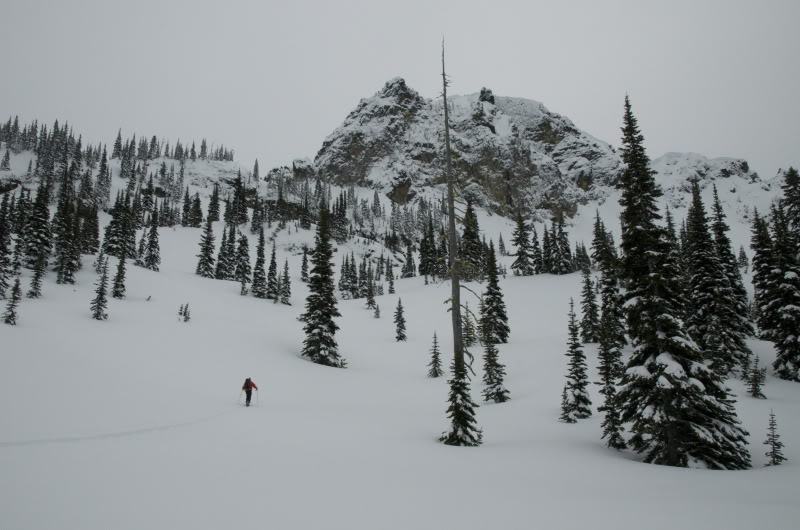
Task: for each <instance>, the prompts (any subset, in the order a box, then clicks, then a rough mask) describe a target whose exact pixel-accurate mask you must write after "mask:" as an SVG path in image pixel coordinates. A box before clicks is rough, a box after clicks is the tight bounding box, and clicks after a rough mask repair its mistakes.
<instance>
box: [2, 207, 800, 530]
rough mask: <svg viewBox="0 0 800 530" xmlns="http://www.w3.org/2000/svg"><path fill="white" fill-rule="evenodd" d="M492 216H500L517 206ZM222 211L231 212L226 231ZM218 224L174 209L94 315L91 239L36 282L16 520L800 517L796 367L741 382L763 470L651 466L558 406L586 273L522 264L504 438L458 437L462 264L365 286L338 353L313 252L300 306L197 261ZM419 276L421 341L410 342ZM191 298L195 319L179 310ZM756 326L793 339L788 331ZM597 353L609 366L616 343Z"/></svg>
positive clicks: (10, 484)
mask: <svg viewBox="0 0 800 530" xmlns="http://www.w3.org/2000/svg"><path fill="white" fill-rule="evenodd" d="M606 222H607V224H609V225H611V224H612V222H613V220H612V219H607V221H606ZM481 223H482V226H483V227H485V228H486V230H487V232H489V235H490V236H491V237H496V233H497V232H498V231H499V230H500V229H501V227H504V226H507V225H505V224H504V223H503V222H502V221H501V220H500V219H499V218H496V217H494V218H487V217H482V218H481ZM585 224H586V225H587V226H588V223H585ZM221 231H222V225H221V223H217V224H216V225H215V234H216V235H217V241H218V242H219V235H220V234H221ZM503 235H504V239H505V241H506V242H507V243H509V242H510V239H511V237H510V230H508V229H507V228H506V229H504V233H503ZM199 237H200V230H198V229H184V228H177V229H175V230H170V229H163V230H161V248H162V269H161V272H158V273H156V272H151V271H146V270H143V269H140V268H136V267H130V268H129V269H128V298H127V299H125V300H123V301H118V300H113V299H112V300H111V302H110V307H109V315H110V316H109V320H108V321H106V322H96V321H93V320H91V319H90V318H89V302H90V300H91V298H92V295H93V283H94V281H95V279H96V278H95V274H94V271H93V270H92V268H91V265H90V263H91V259H90V258H86V261H85V267H84V269H83V270H82V271H81V272H80V274H79V275H78V280H77V284H76V285H74V286H61V285H55V283H54V275H53V274H52V273H51V274H50V276H49V277H48V278H47V282H46V284H45V286H44V289H43V291H44V297H43V298H42V299H40V300H28V299H23V301H22V304H21V305H20V308H19V313H20V320H19V325H18V326H16V327H12V326H5V325H0V344H2V354H0V418H2V429H1V430H0V476H2V480H0V528H4V529H5V528H8V529H15V530H24V529H49V528H71V529H72V528H74V529H82V530H92V529H98V530H99V529H107V528H115V529H142V528H192V529H197V530H200V529H219V528H231V527H233V526H237V525H248V526H249V525H253V526H258V527H266V528H276V529H294V528H298V529H300V528H302V529H312V528H337V529H338V528H342V529H362V528H363V529H383V528H396V529H427V528H431V529H433V528H436V529H442V528H460V529H467V528H475V529H484V530H485V529H486V528H506V529H508V528H519V529H531V528H543V529H544V528H546V529H551V528H570V529H571V528H588V527H591V528H609V529H624V528H631V529H634V528H635V529H640V528H649V529H660V528H664V529H667V528H670V529H672V528H719V529H726V530H728V529H736V528H742V529H745V528H747V529H748V530H752V529H753V528H787V529H788V528H796V527H797V526H796V525H797V520H798V517H800V509H798V505H797V502H796V486H797V484H798V467H797V465H798V462H800V449H798V448H800V407H798V404H799V403H800V385H798V384H796V383H787V382H783V381H779V380H777V379H775V378H773V377H771V376H770V377H769V379H768V383H767V386H766V389H765V393H766V394H767V396H768V397H769V399H768V400H755V399H752V398H749V397H747V396H746V395H745V393H744V390H743V387H742V385H741V383H740V382H738V381H731V386H732V388H733V390H734V391H735V392H736V394H737V395H738V396H739V402H738V404H737V408H738V410H739V413H740V417H741V419H742V421H743V423H744V426H745V428H746V429H747V430H749V431H750V433H751V435H750V442H751V446H750V449H751V453H752V455H753V461H754V469H753V470H751V471H745V472H712V471H700V470H689V469H674V468H666V467H658V466H651V465H645V464H642V463H639V462H638V461H637V457H636V456H635V455H632V454H629V453H622V454H621V453H617V452H615V451H613V450H609V449H606V448H605V446H604V444H603V442H602V441H601V440H600V439H599V436H600V417H599V415H597V414H595V416H594V417H593V418H591V419H589V420H586V421H583V422H581V423H579V424H576V425H567V424H563V423H560V422H559V421H558V419H557V418H558V406H559V402H560V395H561V387H562V385H563V374H564V373H565V371H566V362H565V358H564V354H563V352H564V350H565V343H566V312H567V309H568V298H569V297H570V296H574V297H575V298H576V300H577V299H578V297H579V292H580V276H579V275H577V274H574V275H569V276H564V277H555V276H550V275H544V276H539V277H532V278H514V277H508V278H507V279H505V280H503V281H502V282H501V286H502V288H503V290H504V293H505V296H506V301H507V304H508V307H509V315H510V325H511V330H512V336H511V343H510V344H508V345H502V346H501V347H500V355H501V359H502V361H503V362H505V363H506V365H507V371H508V377H507V380H506V383H507V386H508V388H509V389H510V391H511V397H512V400H511V401H510V402H508V403H505V404H502V405H482V406H481V407H480V408H479V409H478V411H477V415H478V422H479V424H480V425H481V426H482V427H483V429H484V445H483V446H482V447H480V448H473V449H467V448H451V447H445V446H443V445H441V444H439V443H437V442H436V437H437V436H438V435H439V434H440V433H441V432H442V431H443V430H444V429H445V428H446V426H447V420H446V417H445V408H446V403H445V400H446V394H447V385H446V381H445V379H444V378H441V379H437V380H431V379H428V378H426V377H425V374H426V364H427V363H428V360H429V356H428V350H429V347H430V343H431V338H432V335H433V333H434V331H437V332H438V334H439V337H440V339H441V343H442V350H443V351H445V352H448V351H449V349H450V341H449V340H448V333H447V331H448V330H449V315H448V313H447V312H446V310H445V309H446V307H445V305H444V304H443V302H444V300H445V299H446V298H447V296H448V293H449V287H448V286H447V285H439V286H424V285H423V280H422V279H421V278H413V279H408V280H399V281H397V282H396V284H397V294H396V295H386V296H383V297H380V298H378V303H379V304H380V306H381V310H382V318H381V319H379V320H375V319H374V318H373V316H372V312H371V311H367V310H365V309H363V307H362V306H363V301H361V300H352V301H340V304H339V307H340V310H341V312H342V315H343V317H342V318H340V319H338V323H339V325H340V326H341V331H340V333H339V335H338V339H339V345H340V350H341V353H342V354H343V355H344V356H345V358H346V359H347V361H348V363H349V368H348V369H346V370H337V369H331V368H324V367H320V366H317V365H314V364H311V363H309V362H307V361H305V360H303V359H302V358H300V357H299V352H300V348H301V345H302V338H303V333H302V325H301V323H300V322H298V321H297V316H298V315H299V314H300V313H301V312H302V310H303V302H304V300H305V294H306V291H305V286H304V285H303V284H302V283H301V282H300V281H299V278H298V276H299V259H300V258H299V255H292V256H290V267H291V270H292V272H293V282H292V288H293V302H294V305H293V306H291V307H287V306H282V305H275V304H273V303H271V302H269V301H263V300H257V299H254V298H252V297H247V298H244V297H241V296H239V286H238V284H235V283H232V282H221V281H214V280H206V279H202V278H199V277H197V276H195V275H194V274H193V271H194V267H195V264H196V258H195V254H196V253H197V249H198V246H197V244H198V240H199ZM311 237H312V234H311V233H310V232H301V233H299V234H298V233H293V234H291V235H288V234H287V233H286V232H283V233H282V235H281V236H280V237H279V247H278V259H279V264H282V261H283V258H284V257H288V256H289V252H288V251H287V250H286V247H287V245H288V244H290V243H296V242H297V241H298V240H300V239H305V240H306V241H311ZM573 238H575V236H573ZM578 239H584V240H585V241H586V242H587V243H588V242H589V240H590V236H589V233H588V232H585V235H584V236H583V237H579V238H578ZM741 242H744V241H740V240H735V241H734V243H735V244H736V245H737V247H738V244H739V243H741ZM253 243H255V241H253ZM344 250H347V249H342V250H341V251H344ZM341 251H340V252H341ZM251 252H252V253H253V254H254V253H255V245H254V244H251ZM253 259H254V256H253ZM340 261H341V253H337V254H335V256H334V263H335V264H336V265H337V268H338V264H339V263H340ZM114 264H115V261H114V260H113V259H112V266H113V265H114ZM29 276H30V275H29V271H26V272H25V276H24V279H25V282H24V283H25V284H26V287H27V281H28V279H29ZM148 297H151V299H150V300H149V301H148V300H146V299H147V298H148ZM398 297H402V299H403V305H404V306H405V308H406V316H407V321H408V324H407V326H408V336H409V341H408V342H406V343H396V342H394V325H393V324H392V313H393V311H394V307H395V306H396V305H397V298H398ZM186 302H189V304H190V308H191V313H192V320H191V322H189V323H183V322H179V321H178V317H177V312H178V308H179V306H180V305H181V304H183V303H186ZM470 305H471V306H473V307H474V308H477V305H478V304H477V300H474V301H473V302H472V303H471V304H470ZM752 346H753V348H754V350H756V351H757V352H758V353H759V354H760V355H761V358H762V361H763V362H765V363H767V362H771V361H772V359H773V358H774V353H773V352H772V347H771V345H769V344H767V343H762V342H759V341H754V342H752ZM476 353H479V351H476ZM587 353H588V357H589V362H590V366H591V367H592V371H591V373H592V376H593V378H594V380H596V379H597V376H596V371H595V370H594V368H595V367H596V358H595V348H594V347H593V346H590V347H588V348H587ZM480 364H481V363H480V358H478V359H477V360H476V371H477V376H478V377H477V378H476V380H475V383H474V384H473V387H472V391H473V395H474V397H475V399H476V401H477V400H479V399H480V390H481V386H480V384H479V381H480V376H481V371H480ZM248 376H252V377H253V378H254V380H255V381H256V382H257V384H258V385H259V387H260V388H261V390H260V395H259V403H258V406H256V407H252V408H250V409H247V408H244V407H242V406H239V405H237V396H238V394H239V388H240V386H241V384H242V381H243V380H244V378H245V377H248ZM591 391H592V397H593V399H594V400H595V406H597V405H599V396H598V394H597V392H596V390H595V389H594V388H592V390H591ZM254 399H255V397H254ZM770 408H772V409H774V410H775V413H776V415H777V419H778V422H779V429H780V433H781V434H782V439H783V441H784V442H785V443H786V444H787V446H786V449H785V455H786V456H787V457H788V459H789V462H788V464H786V465H784V466H782V467H779V468H763V467H762V466H763V464H764V463H765V460H766V459H765V457H764V456H763V453H764V451H765V448H764V446H763V445H762V441H763V440H764V438H765V432H766V424H767V419H768V418H767V416H768V413H769V409H770Z"/></svg>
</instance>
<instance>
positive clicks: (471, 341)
mask: <svg viewBox="0 0 800 530" xmlns="http://www.w3.org/2000/svg"><path fill="white" fill-rule="evenodd" d="M461 325H462V331H463V335H462V340H463V342H464V347H465V348H471V347H472V346H474V345H475V343H476V342H478V334H477V332H476V331H475V324H474V318H473V317H472V311H470V309H469V302H466V303H465V304H464V307H462V308H461Z"/></svg>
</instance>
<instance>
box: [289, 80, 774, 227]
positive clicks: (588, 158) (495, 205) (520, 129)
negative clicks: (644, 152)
mask: <svg viewBox="0 0 800 530" xmlns="http://www.w3.org/2000/svg"><path fill="white" fill-rule="evenodd" d="M449 104H450V116H451V129H452V131H451V140H452V148H453V151H454V154H455V171H456V174H457V176H458V178H459V179H460V180H461V185H462V189H463V190H464V193H465V194H467V195H468V196H470V197H471V198H473V200H475V201H476V202H477V203H479V204H481V205H482V206H484V207H487V208H489V209H491V210H493V211H495V212H497V213H501V214H506V215H508V214H510V213H511V212H513V211H515V210H516V208H517V207H520V206H521V207H524V208H526V209H529V210H535V209H542V210H549V211H551V212H564V213H566V214H567V215H569V216H572V215H574V213H575V212H576V209H577V207H578V205H579V204H586V203H587V202H589V201H602V200H603V199H604V198H605V197H607V196H608V195H609V194H610V192H611V190H612V189H613V185H614V182H615V179H616V177H617V175H618V173H619V171H620V169H621V168H622V160H621V158H620V155H619V153H618V152H617V151H616V150H615V148H614V147H613V146H611V145H610V144H608V143H606V142H604V141H602V140H599V139H597V138H595V137H593V136H592V135H590V134H588V133H586V132H584V131H581V130H580V129H578V128H577V127H576V126H575V125H574V124H573V123H572V121H570V120H569V119H568V118H566V117H564V116H561V115H559V114H556V113H554V112H552V111H550V110H548V109H547V108H546V107H545V106H544V105H543V104H541V103H539V102H537V101H532V100H528V99H523V98H512V97H500V96H494V95H493V94H492V93H491V91H490V90H487V89H483V90H482V91H481V92H480V93H476V94H470V95H466V96H452V97H450V98H449ZM442 121H443V120H442V100H441V99H433V100H432V99H426V98H423V97H422V96H420V94H419V93H417V92H416V91H415V90H414V89H413V88H411V87H409V86H408V85H407V84H406V82H405V81H404V80H403V79H401V78H395V79H392V80H390V81H388V82H387V83H386V85H385V86H384V87H383V88H382V89H381V90H380V91H378V92H377V93H376V94H375V95H374V96H372V97H370V98H366V99H362V100H361V101H360V102H359V104H358V105H357V106H356V108H355V109H353V111H352V112H350V114H349V115H348V116H347V118H346V119H345V120H344V123H342V125H341V126H340V127H338V128H337V129H336V130H334V131H333V132H332V133H331V134H330V135H329V136H328V137H327V138H326V139H325V141H324V142H323V144H322V147H321V149H320V150H319V152H318V153H317V155H316V157H315V158H314V160H313V162H310V161H296V162H295V167H296V168H299V169H301V170H302V172H303V174H305V175H308V174H309V173H316V174H319V175H322V176H323V177H325V178H329V179H331V180H332V181H333V182H334V183H336V184H339V185H356V186H367V187H373V188H376V189H379V190H381V191H383V192H384V193H386V194H387V195H388V196H389V197H390V198H392V199H393V200H395V201H397V202H406V201H408V200H410V199H413V198H414V197H415V196H416V195H418V194H419V193H420V192H421V191H423V190H424V189H425V188H427V187H430V186H435V185H437V184H440V183H442V180H443V172H442V167H443V166H444V164H443V160H442V158H441V156H442V153H443V141H444V140H443V126H442ZM653 169H654V170H656V171H657V172H658V174H659V181H660V182H661V184H662V187H663V188H664V189H665V191H666V192H668V194H670V192H671V191H672V190H676V191H677V194H678V195H680V194H682V192H683V191H684V190H686V189H688V182H689V181H690V180H692V179H700V180H701V181H702V182H711V181H714V180H717V179H723V178H728V179H732V178H737V180H738V181H740V182H742V183H749V184H760V183H761V181H760V178H759V176H758V174H756V173H755V172H753V171H751V170H750V167H749V165H748V163H747V162H746V161H745V160H741V159H734V158H717V159H708V158H706V157H704V156H702V155H698V154H695V153H668V154H666V155H664V156H662V157H660V158H656V159H655V160H653Z"/></svg>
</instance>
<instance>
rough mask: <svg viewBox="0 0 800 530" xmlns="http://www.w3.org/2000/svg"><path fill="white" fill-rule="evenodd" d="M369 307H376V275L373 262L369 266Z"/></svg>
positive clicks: (367, 294)
mask: <svg viewBox="0 0 800 530" xmlns="http://www.w3.org/2000/svg"><path fill="white" fill-rule="evenodd" d="M366 298H367V309H373V308H374V307H375V305H376V304H375V275H374V273H373V272H372V263H370V264H369V267H368V268H367V293H366Z"/></svg>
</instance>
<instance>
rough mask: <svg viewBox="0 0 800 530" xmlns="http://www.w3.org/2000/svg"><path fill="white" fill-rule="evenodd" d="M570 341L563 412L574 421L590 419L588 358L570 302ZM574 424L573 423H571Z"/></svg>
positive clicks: (572, 305)
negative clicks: (565, 398)
mask: <svg viewBox="0 0 800 530" xmlns="http://www.w3.org/2000/svg"><path fill="white" fill-rule="evenodd" d="M567 329H568V331H569V339H568V341H567V359H568V365H569V371H568V373H567V383H566V387H565V388H566V391H567V400H566V408H565V409H564V410H563V411H562V413H564V414H565V415H566V416H567V417H569V418H571V419H572V420H579V419H584V418H588V417H589V416H591V415H592V400H591V398H590V397H589V392H588V390H587V387H588V385H589V380H588V377H587V375H586V356H585V355H584V353H583V347H582V346H581V342H580V338H579V336H578V333H579V329H578V321H577V320H576V318H575V309H574V303H573V302H572V299H571V298H570V301H569V325H568V328H567ZM569 423H572V422H569Z"/></svg>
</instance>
